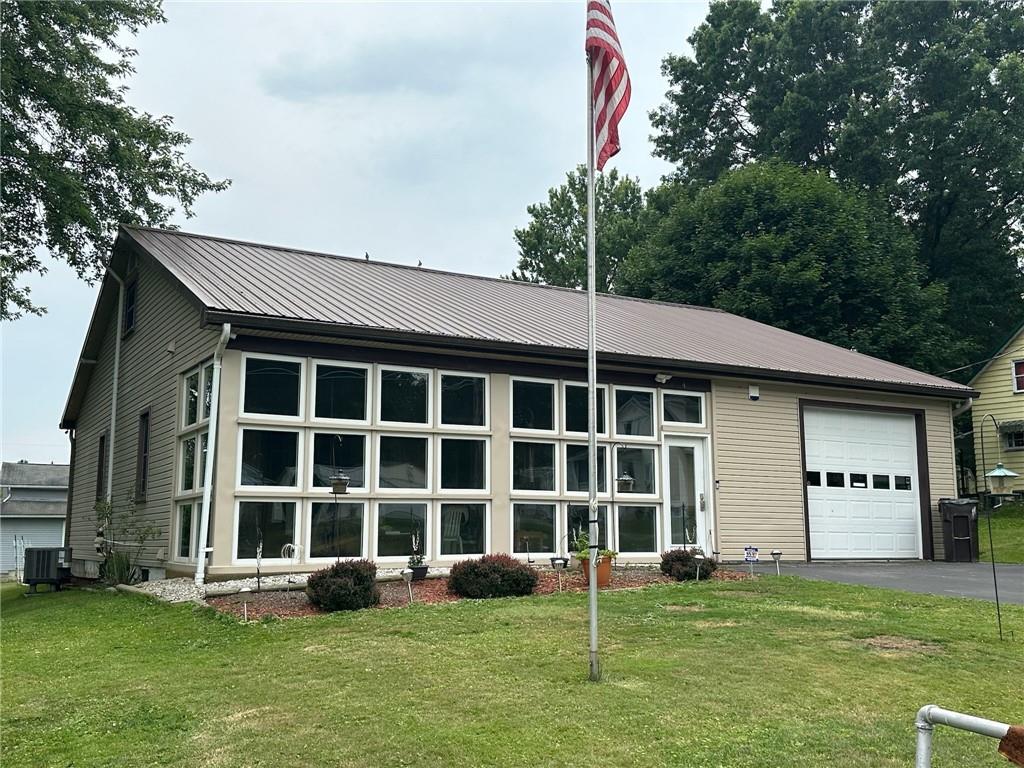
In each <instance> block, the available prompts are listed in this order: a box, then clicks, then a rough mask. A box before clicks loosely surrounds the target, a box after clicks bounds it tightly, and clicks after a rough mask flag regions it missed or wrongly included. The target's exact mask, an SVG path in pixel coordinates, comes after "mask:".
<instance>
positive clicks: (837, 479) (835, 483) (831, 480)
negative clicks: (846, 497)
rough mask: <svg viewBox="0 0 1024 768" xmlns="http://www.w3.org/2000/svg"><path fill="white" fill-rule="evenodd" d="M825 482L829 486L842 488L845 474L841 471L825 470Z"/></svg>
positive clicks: (844, 482) (844, 484)
mask: <svg viewBox="0 0 1024 768" xmlns="http://www.w3.org/2000/svg"><path fill="white" fill-rule="evenodd" d="M825 483H826V484H827V485H828V487H829V488H843V487H845V486H846V476H845V475H844V474H843V473H842V472H826V473H825Z"/></svg>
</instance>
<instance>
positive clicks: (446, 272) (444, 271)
mask: <svg viewBox="0 0 1024 768" xmlns="http://www.w3.org/2000/svg"><path fill="white" fill-rule="evenodd" d="M121 227H122V228H123V229H126V230H129V231H131V230H133V229H134V230H141V231H144V232H159V233H162V234H168V235H177V236H183V237H192V238H196V239H198V240H216V241H217V242H221V243H234V244H236V245H248V246H253V247H256V248H267V249H270V250H272V251H287V252H288V253H297V254H302V255H304V256H316V257H319V258H324V259H336V260H338V261H352V262H355V263H359V264H363V263H367V262H366V259H365V258H360V257H359V256H344V255H342V254H338V253H327V252H326V251H313V250H309V249H307V248H293V247H291V246H287V245H274V244H273V243H260V242H256V241H255V240H242V239H240V238H235V237H223V236H221V235H204V234H202V233H200V232H186V231H184V230H181V229H166V228H164V227H146V226H142V225H141V224H122V225H121ZM369 263H371V264H379V265H381V266H385V267H391V268H394V269H407V270H415V271H417V272H429V273H432V274H436V275H449V276H454V277H465V278H469V279H470V280H486V281H488V282H493V283H513V284H516V285H530V286H534V287H536V288H546V289H547V290H551V291H564V292H568V293H574V294H583V293H584V291H583V289H582V288H565V287H563V286H561V285H549V284H548V283H533V282H530V281H528V280H512V279H509V278H507V277H493V276H491V275H473V274H470V273H468V272H455V271H454V270H450V269H436V268H434V267H415V266H413V265H412V264H399V263H397V262H394V261H376V260H371V261H370V262H369ZM597 295H598V296H604V297H606V298H609V299H618V300H623V301H636V302H640V303H643V304H655V305H660V306H664V307H682V308H684V309H698V310H701V311H703V312H721V313H723V314H732V313H731V312H727V311H726V310H724V309H719V308H717V307H702V306H700V305H699V304H680V303H678V302H674V301H659V300H658V299H644V298H641V297H639V296H626V295H624V294H621V293H602V292H598V294H597ZM737 317H739V315H737ZM747 319H749V318H747ZM752 322H755V323H756V322H758V321H757V320H753V321H752Z"/></svg>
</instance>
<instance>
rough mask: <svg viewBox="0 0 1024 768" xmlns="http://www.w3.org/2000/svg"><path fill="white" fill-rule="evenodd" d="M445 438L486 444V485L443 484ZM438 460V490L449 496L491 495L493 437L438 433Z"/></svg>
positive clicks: (436, 484) (436, 481) (435, 484)
mask: <svg viewBox="0 0 1024 768" xmlns="http://www.w3.org/2000/svg"><path fill="white" fill-rule="evenodd" d="M443 440H462V441H476V442H482V443H483V444H484V487H483V488H445V487H443V486H442V485H441V476H442V469H443V467H442V464H443V462H444V453H443V452H442V451H441V442H442V441H443ZM435 450H436V451H437V461H436V462H434V464H435V465H436V476H435V477H434V488H436V489H437V492H438V493H440V494H444V495H447V496H459V497H462V496H489V495H490V493H491V438H490V437H487V436H484V435H465V434H463V435H437V446H436V448H435Z"/></svg>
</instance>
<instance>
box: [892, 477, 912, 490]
mask: <svg viewBox="0 0 1024 768" xmlns="http://www.w3.org/2000/svg"><path fill="white" fill-rule="evenodd" d="M895 488H896V490H897V491H909V490H911V484H910V478H909V477H908V476H907V475H896V482H895Z"/></svg>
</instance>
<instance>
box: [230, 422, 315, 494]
mask: <svg viewBox="0 0 1024 768" xmlns="http://www.w3.org/2000/svg"><path fill="white" fill-rule="evenodd" d="M246 430H249V431H252V432H291V433H293V434H294V435H296V440H295V453H296V456H295V485H242V463H243V462H242V458H243V457H242V439H243V438H244V436H245V432H246ZM303 432H304V430H303V429H302V428H301V427H297V426H296V427H283V426H281V427H279V426H272V425H270V424H239V425H238V444H237V449H236V456H237V458H236V460H235V488H236V489H237V491H236V492H237V493H259V494H264V495H266V494H273V495H285V496H289V495H290V496H294V495H295V494H296V493H298V492H301V491H302V489H303V486H304V485H305V482H304V481H303V478H304V477H305V471H306V470H305V462H304V458H305V456H304V454H305V450H304V449H305V447H306V446H305V443H306V441H305V440H304V439H303Z"/></svg>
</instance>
